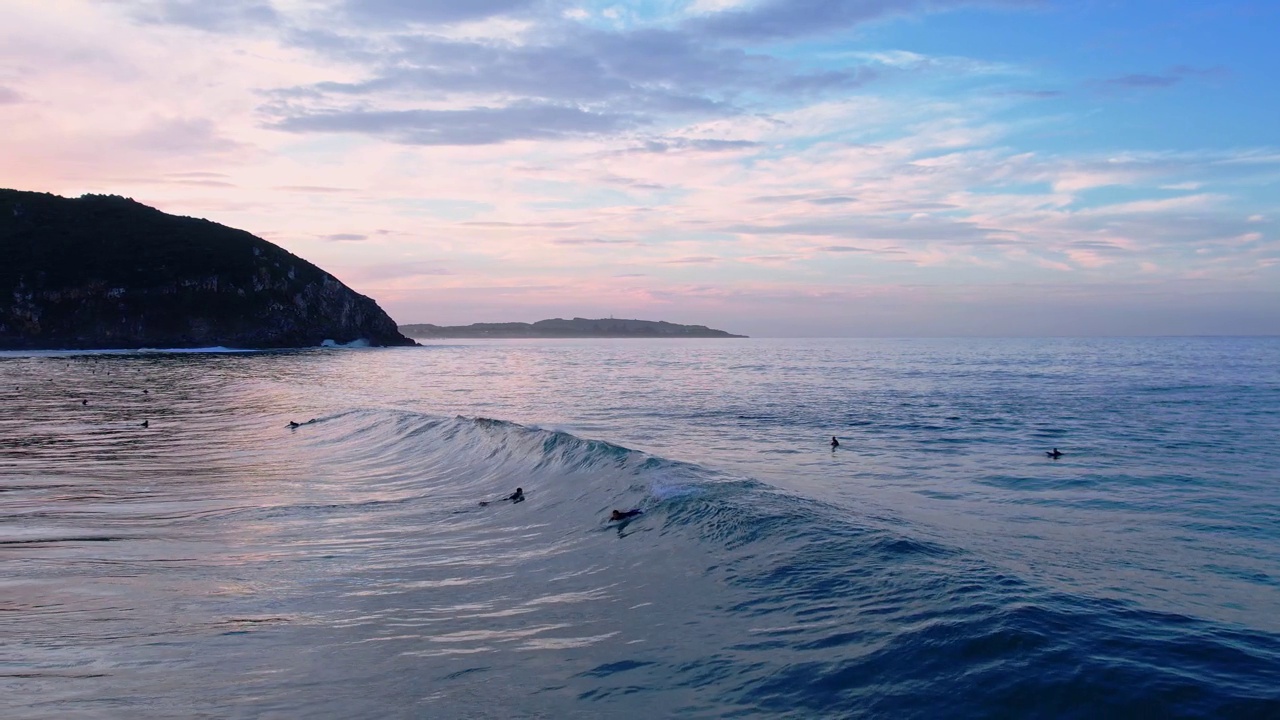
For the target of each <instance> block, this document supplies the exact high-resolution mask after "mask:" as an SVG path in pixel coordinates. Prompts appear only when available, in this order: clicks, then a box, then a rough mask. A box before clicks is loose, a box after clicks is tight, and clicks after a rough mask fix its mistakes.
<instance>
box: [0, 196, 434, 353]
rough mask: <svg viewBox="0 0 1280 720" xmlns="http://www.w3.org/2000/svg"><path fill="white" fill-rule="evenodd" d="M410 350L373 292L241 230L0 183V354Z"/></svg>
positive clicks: (114, 201)
mask: <svg viewBox="0 0 1280 720" xmlns="http://www.w3.org/2000/svg"><path fill="white" fill-rule="evenodd" d="M325 340H332V341H334V342H336V343H349V342H352V341H358V340H365V341H368V342H369V343H370V344H372V345H413V344H414V342H413V341H412V340H410V339H409V338H406V337H404V336H403V335H401V334H400V333H399V332H398V331H397V330H396V325H395V321H393V320H392V319H391V318H390V317H388V316H387V314H386V313H385V312H383V310H382V308H380V307H378V304H377V303H376V302H374V301H373V300H372V299H370V298H368V297H365V296H364V295H360V294H359V293H356V292H355V291H353V290H351V289H350V288H348V287H347V286H346V285H343V284H342V283H341V282H339V281H338V280H337V279H336V278H334V277H333V276H332V275H330V274H329V273H327V272H325V271H323V270H321V269H320V268H318V267H316V266H315V265H312V264H311V263H309V262H307V261H306V260H303V259H302V258H299V257H297V256H296V255H293V254H291V253H289V252H288V251H286V250H284V249H282V248H280V247H277V246H275V245H272V244H271V243H269V242H267V241H266V240H263V239H261V238H258V237H254V236H253V235H250V234H249V233H247V232H244V231H243V230H236V229H234V228H229V227H226V226H224V225H219V224H217V223H213V222H210V221H208V220H199V219H196V218H189V217H178V216H174V215H168V214H165V213H163V212H160V211H159V210H156V209H154V208H150V207H147V206H146V205H142V204H141V203H137V202H134V201H133V200H130V199H127V198H122V197H117V196H114V195H86V196H84V197H81V198H79V199H70V198H63V197H59V196H57V195H51V194H47V193H34V192H21V191H18V190H0V350H15V349H17V350H25V349H50V350H51V349H77V350H79V349H95V348H104V349H105V348H139V347H153V348H179V347H188V348H190V347H211V346H218V345H221V346H226V347H237V348H285V347H314V346H317V345H320V344H321V343H322V342H324V341H325Z"/></svg>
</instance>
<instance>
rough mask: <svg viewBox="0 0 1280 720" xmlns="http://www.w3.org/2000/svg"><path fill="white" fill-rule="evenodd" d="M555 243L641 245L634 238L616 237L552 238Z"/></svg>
mask: <svg viewBox="0 0 1280 720" xmlns="http://www.w3.org/2000/svg"><path fill="white" fill-rule="evenodd" d="M551 243H552V244H553V245H639V244H640V243H637V242H636V241H634V240H621V239H614V238H556V239H555V240H552V241H551Z"/></svg>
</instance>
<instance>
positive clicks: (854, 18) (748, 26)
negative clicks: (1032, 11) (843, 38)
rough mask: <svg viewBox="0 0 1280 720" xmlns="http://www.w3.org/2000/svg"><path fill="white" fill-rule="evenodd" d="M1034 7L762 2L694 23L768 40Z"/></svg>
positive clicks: (968, 0) (969, 0) (716, 32)
mask: <svg viewBox="0 0 1280 720" xmlns="http://www.w3.org/2000/svg"><path fill="white" fill-rule="evenodd" d="M977 4H982V5H1002V6H1009V7H1034V6H1037V5H1040V4H1041V3H1040V2H1038V1H1037V0H986V1H985V2H975V1H974V0H933V1H932V2H925V0H764V1H763V2H760V3H757V4H756V5H753V6H750V7H746V8H732V9H729V10H725V11H722V12H719V13H715V14H713V15H709V16H704V17H701V18H698V19H695V20H693V21H691V25H692V26H693V27H695V28H697V29H698V30H700V31H701V32H705V33H706V34H708V35H710V36H712V37H719V38H726V39H734V40H745V41H770V40H787V39H794V38H800V37H806V36H813V35H827V34H833V33H837V32H841V31H843V30H847V29H849V28H851V27H854V26H857V25H861V24H863V23H867V22H871V21H873V20H880V19H883V18H887V17H893V16H897V15H909V14H913V13H918V12H926V11H933V12H936V11H939V10H950V9H956V8H960V7H964V6H966V5H977Z"/></svg>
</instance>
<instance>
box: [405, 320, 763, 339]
mask: <svg viewBox="0 0 1280 720" xmlns="http://www.w3.org/2000/svg"><path fill="white" fill-rule="evenodd" d="M399 329H400V332H401V333H404V334H405V335H407V336H409V337H413V338H422V339H426V338H491V339H503V338H745V337H747V336H746V335H734V334H732V333H727V332H725V331H724V330H714V329H712V328H709V327H706V326H705V325H678V324H676V323H669V322H665V321H662V320H618V319H614V318H601V319H598V320H589V319H587V318H574V319H572V320H563V319H561V318H554V319H552V320H539V321H538V322H535V323H522V322H508V323H475V324H472V325H431V324H427V323H422V324H417V325H401V326H400V328H399Z"/></svg>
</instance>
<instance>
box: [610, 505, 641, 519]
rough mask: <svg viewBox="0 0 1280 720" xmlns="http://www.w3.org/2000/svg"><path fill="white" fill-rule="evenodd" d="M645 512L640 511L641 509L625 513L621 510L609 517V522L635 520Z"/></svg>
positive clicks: (615, 511)
mask: <svg viewBox="0 0 1280 720" xmlns="http://www.w3.org/2000/svg"><path fill="white" fill-rule="evenodd" d="M643 512H644V511H643V510H640V509H639V508H636V509H635V510H628V511H626V512H623V511H621V510H614V511H613V514H612V515H610V516H609V522H617V521H618V520H626V519H628V518H633V517H635V516H637V515H639V514H641V513H643Z"/></svg>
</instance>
